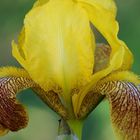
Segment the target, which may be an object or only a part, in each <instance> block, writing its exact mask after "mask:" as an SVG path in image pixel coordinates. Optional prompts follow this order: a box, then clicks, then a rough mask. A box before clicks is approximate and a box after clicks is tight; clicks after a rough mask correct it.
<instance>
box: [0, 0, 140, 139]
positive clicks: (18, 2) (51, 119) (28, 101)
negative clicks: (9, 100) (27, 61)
mask: <svg viewBox="0 0 140 140" xmlns="http://www.w3.org/2000/svg"><path fill="white" fill-rule="evenodd" d="M33 3H34V0H0V66H7V65H13V66H14V65H15V66H17V65H18V63H17V62H16V60H15V59H14V58H13V57H12V55H11V41H12V40H13V39H15V40H16V39H17V35H18V34H19V31H20V29H21V27H22V25H23V19H24V16H25V14H26V13H27V11H29V9H30V8H31V7H32V5H33ZM116 3H117V6H118V16H117V19H118V21H119V23H120V32H119V37H120V38H121V39H122V40H124V41H125V42H126V43H127V45H128V47H129V48H130V49H131V51H132V52H133V54H134V58H135V61H134V65H133V71H134V72H136V73H138V74H140V67H139V66H140V64H139V56H140V39H139V38H140V0H117V1H116ZM22 93H24V94H21V95H20V96H19V99H20V101H21V102H22V103H24V105H25V106H27V108H28V112H29V118H30V121H29V125H28V127H27V128H26V129H24V130H21V131H19V132H17V133H9V134H8V135H6V136H4V137H1V138H0V140H55V137H56V135H57V127H58V119H59V117H58V116H57V115H56V114H55V113H54V112H53V111H51V110H50V109H49V108H48V107H47V106H46V105H45V104H44V103H43V102H42V101H41V100H40V99H39V98H37V97H36V95H35V94H33V92H32V91H31V90H27V91H23V92H22ZM93 139H94V140H115V136H114V133H113V130H112V127H111V122H110V115H109V105H108V102H107V101H103V102H102V103H101V104H100V105H99V106H98V107H97V108H96V109H95V110H94V112H92V113H91V114H90V115H89V117H88V118H87V120H86V123H85V126H84V130H83V140H93Z"/></svg>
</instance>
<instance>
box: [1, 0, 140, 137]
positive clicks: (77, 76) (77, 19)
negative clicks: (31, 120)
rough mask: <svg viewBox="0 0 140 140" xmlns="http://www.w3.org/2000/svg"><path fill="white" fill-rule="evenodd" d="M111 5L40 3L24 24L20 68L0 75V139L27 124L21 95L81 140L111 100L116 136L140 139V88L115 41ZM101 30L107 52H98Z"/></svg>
mask: <svg viewBox="0 0 140 140" xmlns="http://www.w3.org/2000/svg"><path fill="white" fill-rule="evenodd" d="M116 11H117V8H116V6H115V2H114V1H113V0H38V1H36V2H35V4H34V6H33V8H32V9H31V10H30V11H29V13H28V14H27V15H26V17H25V19H24V26H23V28H22V31H21V33H20V35H19V39H18V42H17V43H15V41H13V42H12V54H13V56H14V57H15V58H16V60H17V61H18V62H19V63H20V64H21V66H22V68H16V67H1V68H0V134H1V135H4V134H6V133H7V132H8V131H9V130H11V131H18V130H20V129H22V128H24V127H26V125H27V123H28V117H27V113H26V111H25V109H24V107H23V106H22V105H21V104H20V103H19V102H18V101H17V100H16V94H17V93H18V92H19V91H21V90H23V89H26V88H32V89H33V90H34V91H35V93H36V94H37V95H38V96H39V97H40V98H41V99H42V100H43V101H44V102H45V103H46V104H47V105H48V106H49V107H50V108H51V109H53V110H54V111H55V112H57V113H58V114H59V115H60V116H61V117H62V118H63V119H64V120H65V121H66V122H67V123H68V125H69V127H70V128H71V130H72V131H73V132H74V133H75V134H76V135H77V137H79V139H80V138H81V129H82V123H83V121H84V120H85V119H86V117H87V116H88V114H89V113H90V112H91V111H92V110H93V109H94V108H95V107H96V106H97V105H98V104H99V103H100V102H101V101H102V99H103V98H107V99H108V100H109V103H110V112H111V120H112V124H113V126H114V130H115V132H116V133H117V136H119V137H121V138H122V139H123V140H138V139H140V133H139V132H140V90H139V89H140V88H139V84H140V80H139V77H138V76H137V75H135V74H134V73H132V72H130V68H131V66H132V63H133V55H132V53H131V52H130V50H129V49H128V48H127V46H126V44H125V43H124V42H123V41H121V40H120V39H119V38H118V36H117V35H118V30H119V26H118V22H117V21H116ZM91 25H94V26H95V27H96V29H97V30H98V31H99V32H100V33H101V34H102V35H103V36H104V38H105V39H106V41H107V42H108V44H97V42H96V41H95V36H94V32H93V30H92V28H91Z"/></svg>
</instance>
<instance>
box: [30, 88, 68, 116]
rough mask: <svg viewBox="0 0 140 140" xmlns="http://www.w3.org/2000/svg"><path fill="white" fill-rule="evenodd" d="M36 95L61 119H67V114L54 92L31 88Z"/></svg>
mask: <svg viewBox="0 0 140 140" xmlns="http://www.w3.org/2000/svg"><path fill="white" fill-rule="evenodd" d="M33 90H34V91H35V92H36V93H37V95H38V96H39V97H40V98H41V99H42V100H43V101H44V102H45V103H46V104H47V105H48V106H49V107H50V108H51V109H52V110H54V111H55V112H57V113H58V114H59V115H60V116H61V117H62V118H65V119H68V112H67V110H66V108H65V107H64V105H63V104H62V102H61V100H60V98H59V96H58V94H57V93H55V92H54V91H52V90H51V91H48V92H46V91H44V90H42V89H41V88H36V87H35V88H33Z"/></svg>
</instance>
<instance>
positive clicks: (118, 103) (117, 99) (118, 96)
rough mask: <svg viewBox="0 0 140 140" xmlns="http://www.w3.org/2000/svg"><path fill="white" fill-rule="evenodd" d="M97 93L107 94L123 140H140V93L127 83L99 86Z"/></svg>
mask: <svg viewBox="0 0 140 140" xmlns="http://www.w3.org/2000/svg"><path fill="white" fill-rule="evenodd" d="M96 91H98V92H100V93H102V94H105V95H106V96H107V98H108V99H109V102H110V105H111V118H112V122H113V125H114V126H115V129H116V130H117V132H119V134H120V135H121V136H122V139H123V140H140V91H139V90H138V88H137V86H136V85H134V84H132V83H130V82H125V81H109V82H104V83H101V84H98V85H97V87H96Z"/></svg>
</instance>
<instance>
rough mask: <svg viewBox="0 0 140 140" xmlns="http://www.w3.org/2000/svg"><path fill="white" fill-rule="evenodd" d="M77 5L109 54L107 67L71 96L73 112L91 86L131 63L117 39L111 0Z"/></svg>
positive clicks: (84, 0) (91, 0) (82, 0)
mask: <svg viewBox="0 0 140 140" xmlns="http://www.w3.org/2000/svg"><path fill="white" fill-rule="evenodd" d="M78 3H79V5H80V6H81V7H83V8H84V9H85V11H87V13H88V15H89V20H90V21H91V22H92V24H93V25H94V26H95V27H96V28H97V29H98V30H99V32H100V33H101V34H102V35H103V36H104V37H105V39H106V40H107V41H108V43H109V45H110V46H111V54H110V61H109V64H108V66H107V67H106V68H105V69H103V70H101V71H99V72H97V73H95V74H93V76H92V80H91V82H90V83H89V84H88V85H87V86H86V87H85V88H83V89H82V90H81V91H80V93H79V94H78V95H76V94H75V95H74V96H73V102H74V104H75V106H76V109H75V110H77V111H79V108H80V106H81V103H82V100H83V99H84V97H85V95H86V94H87V93H88V92H90V90H92V88H93V86H94V85H95V84H96V83H97V82H98V81H99V80H100V79H101V78H103V77H105V76H106V75H108V74H109V73H111V72H112V71H114V70H118V69H121V70H128V69H130V67H131V65H132V62H133V57H132V54H131V52H130V50H129V49H128V48H127V46H126V45H125V43H124V42H123V41H121V40H119V39H118V37H117V35H118V30H119V26H118V23H117V21H116V20H115V18H116V7H115V3H114V2H113V0H99V1H97V0H78ZM126 60H127V61H126ZM77 111H76V112H77Z"/></svg>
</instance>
